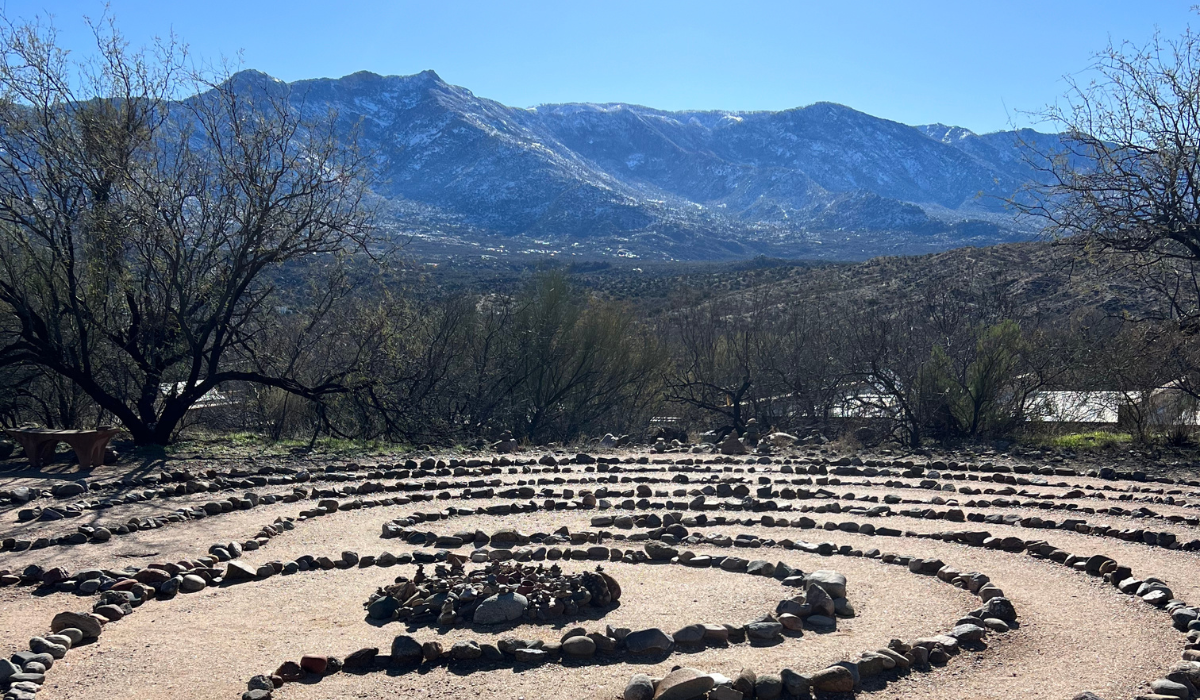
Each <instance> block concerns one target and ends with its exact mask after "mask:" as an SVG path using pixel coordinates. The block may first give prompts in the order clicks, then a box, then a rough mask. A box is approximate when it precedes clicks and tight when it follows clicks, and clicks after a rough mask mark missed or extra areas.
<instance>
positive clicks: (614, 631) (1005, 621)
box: [242, 543, 1017, 700]
mask: <svg viewBox="0 0 1200 700" xmlns="http://www.w3.org/2000/svg"><path fill="white" fill-rule="evenodd" d="M829 544H830V547H836V545H833V544H832V543H829ZM853 551H854V550H853V549H852V548H851V547H849V546H848V545H847V546H843V547H836V548H835V549H830V550H829V551H828V552H827V553H828V554H834V553H844V554H851V553H852V552H853ZM570 552H572V550H569V549H568V550H567V551H566V553H565V556H564V558H568V559H570V558H573V557H572V555H571V553H570ZM639 554H643V556H638V557H628V558H627V557H626V556H624V555H622V556H621V558H620V561H625V562H628V563H633V564H638V563H647V562H658V563H670V564H677V565H685V566H696V565H698V564H699V562H700V560H708V562H709V563H712V564H713V565H715V566H717V567H718V568H721V569H722V570H725V571H741V572H744V573H748V574H751V575H759V576H773V577H775V578H777V579H780V580H781V582H782V583H784V585H803V586H805V594H804V599H803V602H801V600H800V599H799V597H797V598H793V599H785V600H783V601H780V604H779V606H777V608H776V613H775V614H774V615H766V616H763V617H761V618H758V619H757V620H755V621H752V622H750V623H747V624H746V625H743V626H741V627H736V626H731V625H725V624H721V625H715V624H693V625H687V626H685V627H683V628H681V629H680V630H679V631H677V632H676V633H675V634H668V633H666V632H664V631H663V630H661V629H657V628H652V629H646V630H638V631H631V630H628V629H619V628H613V627H612V626H611V625H610V626H608V627H607V628H606V629H605V631H604V632H591V633H588V632H587V631H586V629H584V628H582V627H579V628H574V629H572V630H569V631H568V632H567V633H565V634H564V635H562V637H561V639H560V641H558V642H553V641H551V642H545V641H543V640H533V641H529V640H520V639H514V638H511V637H506V638H503V639H501V640H500V641H499V643H498V644H497V645H492V644H489V643H479V642H476V641H474V640H471V641H465V642H458V643H456V644H455V645H454V646H453V647H451V649H450V650H448V651H447V650H444V649H443V648H442V646H441V644H440V643H438V642H425V643H423V644H422V643H420V642H419V641H417V640H416V639H414V638H412V637H410V636H408V635H400V636H397V637H396V638H395V639H394V640H393V642H392V648H391V654H390V655H389V656H387V657H382V656H380V655H379V649H378V648H366V649H360V650H358V651H356V652H354V653H352V654H350V655H349V656H347V657H346V659H345V660H344V661H343V660H341V659H338V658H336V657H325V656H320V655H306V656H304V657H302V658H301V660H300V662H299V663H297V662H295V661H287V662H284V663H283V664H281V665H280V666H279V668H278V669H276V672H275V673H274V674H271V675H270V676H267V675H261V676H255V677H254V678H252V679H250V681H249V682H248V684H247V685H248V690H247V691H246V692H245V693H244V694H243V695H242V698H243V700H270V698H271V697H272V692H273V691H274V690H275V689H277V688H279V687H282V686H283V685H284V684H285V683H286V682H296V681H302V680H307V681H309V682H311V681H314V680H319V679H320V678H322V677H324V676H327V675H330V674H332V673H337V672H338V671H341V670H343V669H346V670H357V671H368V670H382V669H385V668H391V669H400V670H409V669H416V668H419V667H428V666H430V665H433V664H437V663H450V664H453V666H454V667H455V668H456V671H457V672H458V673H468V672H471V671H476V670H482V669H483V668H493V667H496V666H498V665H505V664H516V665H530V664H538V663H545V662H550V661H555V660H569V661H571V662H575V663H586V662H588V661H589V660H591V659H592V658H593V657H595V656H596V655H597V653H599V655H600V656H601V657H604V656H610V655H620V654H625V655H628V656H631V657H638V656H645V655H650V656H652V657H654V658H656V659H661V658H665V657H666V656H668V655H669V654H670V653H671V652H672V651H674V650H675V649H676V647H680V648H684V649H686V648H687V647H689V646H697V645H705V644H718V645H721V644H727V643H729V642H731V641H733V642H735V643H736V642H738V641H740V639H748V640H750V641H751V642H754V641H758V642H763V643H770V642H771V641H774V640H776V639H777V638H779V637H781V636H782V635H783V630H784V629H787V630H790V631H791V632H793V633H796V634H797V635H799V636H802V635H803V629H804V628H805V627H806V626H807V627H808V628H809V629H818V630H820V629H828V628H827V627H823V625H824V621H812V618H813V617H814V613H813V609H814V608H813V606H814V603H810V602H809V601H810V600H811V601H816V603H815V604H816V605H821V606H827V605H828V603H827V602H826V601H829V602H832V601H830V600H829V599H830V598H833V597H836V596H837V595H838V594H842V596H844V594H845V577H842V576H840V575H839V574H836V572H827V571H821V572H813V573H812V574H809V575H807V576H805V575H803V574H802V573H798V570H797V569H795V568H793V567H790V566H789V565H787V564H784V563H783V562H780V563H778V564H773V565H772V564H770V563H769V562H766V561H765V560H763V561H759V562H745V565H744V566H734V567H729V566H726V565H725V562H726V561H732V560H736V559H737V558H733V557H710V556H707V555H698V554H696V553H694V552H692V551H690V550H687V551H683V552H678V551H676V550H674V549H669V548H668V549H665V550H664V549H655V548H653V547H652V546H651V545H649V544H648V545H647V548H646V551H645V552H639ZM856 554H857V555H858V556H863V553H862V552H856ZM851 555H852V554H851ZM439 556H440V557H441V558H442V559H443V560H444V558H445V557H446V556H453V555H448V553H447V552H444V551H442V552H439ZM575 558H577V557H575ZM585 558H591V557H585ZM614 560H616V559H614ZM880 560H881V561H882V562H884V563H895V564H904V565H906V566H907V568H908V569H909V571H910V572H913V573H916V574H924V575H936V576H937V577H938V578H939V579H940V580H942V581H945V582H947V583H950V584H951V585H955V586H957V587H959V588H963V589H964V590H968V591H970V592H972V593H974V594H975V595H977V596H979V597H980V598H981V601H982V602H983V606H982V607H980V608H978V609H976V610H974V611H972V612H971V613H969V614H968V615H967V616H965V617H963V618H961V619H960V620H958V621H957V622H956V623H955V625H954V626H953V627H952V629H950V630H949V631H948V632H946V633H945V634H939V635H933V636H930V637H926V638H922V639H919V640H916V641H915V642H914V643H913V644H911V645H906V644H904V643H903V642H900V641H899V640H893V643H892V644H891V645H889V647H888V648H886V649H881V650H878V651H873V652H864V654H863V655H862V657H861V658H860V659H858V660H856V661H852V662H846V663H844V664H842V665H840V666H839V668H840V669H842V671H843V672H844V673H845V674H848V675H847V676H846V677H848V678H851V680H852V682H851V683H850V685H849V687H847V688H845V690H846V691H852V690H854V689H856V688H857V687H858V684H859V682H860V681H861V679H862V678H866V677H871V676H874V675H878V674H880V673H883V672H885V671H888V670H892V669H895V668H897V667H901V668H903V669H908V668H910V667H914V666H915V667H917V668H928V667H929V664H930V663H935V664H943V663H945V662H947V661H948V660H949V659H950V657H951V655H953V654H955V653H957V652H958V650H959V648H960V647H963V646H972V645H978V644H979V643H980V642H981V641H982V640H983V639H984V638H985V636H986V635H987V634H988V633H989V631H1000V632H1006V631H1008V630H1009V629H1010V626H1012V625H1015V623H1016V620H1017V615H1016V610H1015V609H1014V608H1013V606H1012V603H1011V602H1009V601H1008V599H1007V598H1004V597H1003V594H1002V592H1000V591H999V589H997V588H996V587H995V586H993V585H992V584H991V583H990V580H989V579H988V577H987V576H986V575H984V574H980V573H977V572H971V573H965V574H963V573H959V572H958V571H956V570H954V569H953V568H952V567H948V566H945V565H944V564H943V563H942V562H940V561H929V562H925V561H923V560H920V559H916V558H913V557H890V558H880ZM714 562H715V563H714ZM781 576H782V578H780V577H781ZM810 579H812V580H810ZM789 582H790V583H789ZM797 582H798V583H797ZM830 586H832V587H833V588H832V590H827V588H828V587H830ZM805 606H808V609H807V610H804V608H805ZM798 611H804V612H807V613H808V615H807V616H806V617H805V618H804V619H803V620H802V621H800V622H797V621H798V620H801V618H800V616H799V615H796V614H794V613H795V612H798ZM584 640H586V641H584ZM790 674H791V676H790V677H792V679H793V685H792V688H793V689H799V688H801V687H803V689H804V694H802V695H801V694H795V697H807V693H808V688H809V687H811V688H812V689H813V690H816V691H822V690H826V689H829V688H834V687H837V688H840V687H841V686H842V684H841V682H840V673H834V674H830V673H824V675H822V674H823V672H817V673H814V674H812V675H810V676H806V675H803V674H799V673H796V672H794V671H791V672H790ZM830 675H838V676H839V680H838V682H836V683H835V682H832V681H830V680H829V679H828V678H827V677H828V676H830ZM781 688H782V686H781ZM652 693H653V690H652ZM647 697H659V698H660V700H661V696H654V695H653V694H652V695H651V696H647ZM669 697H676V696H669ZM678 697H680V698H683V697H692V696H682V695H681V696H678ZM731 697H732V696H731ZM738 697H741V696H738ZM751 697H753V696H751ZM760 697H763V698H767V699H768V700H769V698H771V697H779V696H778V695H775V696H771V695H770V694H769V693H765V694H763V695H761V696H760ZM668 700H669V698H668Z"/></svg>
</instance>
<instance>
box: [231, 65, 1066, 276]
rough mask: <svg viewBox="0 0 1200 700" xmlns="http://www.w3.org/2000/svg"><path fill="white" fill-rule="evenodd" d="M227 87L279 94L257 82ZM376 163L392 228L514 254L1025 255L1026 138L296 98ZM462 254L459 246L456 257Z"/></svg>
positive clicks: (691, 114)
mask: <svg viewBox="0 0 1200 700" xmlns="http://www.w3.org/2000/svg"><path fill="white" fill-rule="evenodd" d="M233 80H235V81H240V82H242V83H246V84H264V85H266V84H270V85H274V86H279V85H280V83H278V81H275V80H274V79H273V78H270V77H269V76H266V75H265V74H262V73H259V72H256V71H244V72H242V73H239V74H237V75H236V76H234V78H233ZM288 87H289V88H290V90H291V95H292V98H293V100H295V101H300V100H303V103H304V104H305V105H306V108H321V109H324V108H330V109H335V110H336V111H337V112H338V114H339V119H340V120H341V122H342V123H343V124H344V125H345V127H346V128H347V129H349V128H350V126H351V125H353V124H358V125H359V126H360V129H361V131H360V133H361V137H360V144H361V145H362V146H364V147H366V148H367V149H369V150H370V151H371V152H372V153H373V154H374V155H375V157H376V163H377V175H378V179H377V182H376V183H375V186H374V187H375V191H376V192H377V193H378V194H379V195H381V196H382V197H383V198H385V199H386V200H387V202H388V204H389V206H388V207H387V211H388V220H387V223H388V225H389V227H391V228H393V229H394V230H395V231H396V232H397V233H398V234H404V233H411V234H415V235H418V236H419V237H420V238H421V240H422V241H424V242H425V243H428V244H435V243H437V242H438V241H439V240H447V241H450V240H452V241H454V242H455V244H456V245H458V246H459V249H460V250H465V251H470V250H471V246H475V247H484V248H491V249H492V250H493V251H500V252H508V251H515V250H518V249H520V248H522V247H528V246H530V245H535V244H536V246H540V247H542V248H544V249H548V250H564V251H565V250H569V251H574V252H586V253H593V254H600V255H635V256H641V257H653V258H675V259H721V258H736V257H748V256H751V255H756V254H771V255H782V256H790V257H817V258H829V259H847V260H851V259H864V258H869V257H874V256H876V255H882V254H897V253H924V252H930V251H936V250H945V249H948V248H953V247H958V246H962V245H987V244H992V243H999V242H1005V241H1015V240H1024V239H1027V238H1029V237H1030V235H1031V232H1030V231H1029V230H1026V229H1022V228H1021V227H1020V226H1018V225H1017V223H1016V222H1015V220H1014V219H1013V218H1012V216H1011V215H1010V213H1009V212H1007V211H1006V210H1005V208H1004V206H1003V201H1004V199H1005V198H1006V197H1008V196H1010V195H1012V194H1013V193H1014V192H1015V191H1016V190H1018V189H1019V188H1020V187H1021V186H1022V185H1023V184H1025V183H1026V182H1028V181H1029V180H1030V179H1031V177H1033V172H1032V171H1031V169H1030V168H1029V167H1028V166H1027V165H1026V164H1025V163H1024V161H1023V159H1022V153H1021V149H1020V143H1021V142H1022V140H1025V141H1033V142H1036V143H1039V144H1045V143H1049V142H1050V141H1049V140H1052V139H1054V138H1055V137H1053V136H1048V135H1045V134H1039V133H1037V132H1032V131H1023V132H997V133H993V134H983V135H978V134H974V133H972V132H970V131H968V130H966V129H961V128H958V127H948V126H944V125H940V124H935V125H928V126H917V127H913V126H907V125H904V124H900V123H897V122H893V121H888V120H886V119H880V118H877V117H873V116H870V115H868V114H864V113H862V112H858V111H855V110H853V109H850V108H848V107H844V106H841V105H837V104H832V103H827V102H821V103H817V104H813V105H810V106H808V107H800V108H796V109H790V110H784V111H780V112H727V111H685V112H666V111H661V110H656V109H651V108H647V107H640V106H636V105H627V104H558V105H542V106H538V107H535V108H530V109H523V108H515V107H508V106H505V105H502V104H500V103H498V102H495V101H493V100H488V99H484V98H480V97H477V96H475V95H474V94H472V93H471V92H470V91H469V90H467V89H465V88H461V87H457V86H454V85H450V84H447V83H446V82H444V81H443V80H441V78H439V77H438V76H437V74H436V73H434V72H433V71H424V72H422V73H418V74H416V75H410V76H379V75H376V74H373V73H368V72H359V73H354V74H352V75H348V76H345V77H343V78H338V79H325V78H322V79H312V80H302V81H298V82H295V83H291V84H289V85H288ZM463 246H466V247H465V248H464V247H463Z"/></svg>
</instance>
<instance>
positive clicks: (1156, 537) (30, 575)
mask: <svg viewBox="0 0 1200 700" xmlns="http://www.w3.org/2000/svg"><path fill="white" fill-rule="evenodd" d="M610 478H614V477H610ZM720 485H721V484H718V486H720ZM405 486H406V487H408V488H412V487H413V486H416V485H411V484H408V485H405ZM436 486H440V484H439V485H436ZM381 487H382V486H381ZM738 487H740V488H731V489H730V493H732V494H748V493H749V489H748V487H746V486H745V485H743V484H739V485H738ZM382 488H386V487H382ZM393 488H394V486H393ZM531 492H532V488H531V487H517V488H516V489H510V490H509V492H504V495H505V496H513V497H516V496H527V495H531ZM636 492H637V493H638V494H641V495H652V494H653V492H651V491H650V490H649V488H648V487H647V486H645V485H644V484H643V485H640V486H639V487H638V488H637V489H636ZM328 493H330V492H329V491H326V490H317V489H313V490H312V492H311V497H312V498H317V497H318V496H320V495H325V494H328ZM772 493H774V492H772ZM309 495H310V494H309V492H307V491H305V490H304V489H298V490H296V491H294V492H293V493H291V494H287V495H285V496H284V497H283V498H282V499H280V500H282V501H285V502H296V501H298V500H300V499H302V498H306V497H309ZM441 495H449V494H439V496H441ZM486 495H489V496H490V495H492V494H490V493H489V494H486ZM572 495H574V494H572ZM580 495H581V496H582V498H581V499H580V501H579V502H578V504H577V505H578V507H584V508H586V507H592V506H596V505H597V504H599V505H600V507H601V508H603V507H605V505H607V504H606V502H605V501H604V500H603V499H599V500H597V499H595V498H594V494H592V493H591V492H588V491H583V492H581V494H580ZM604 495H608V493H607V492H605V493H604ZM630 495H632V492H630ZM763 495H765V494H763ZM813 495H815V496H821V495H823V494H820V492H818V493H817V494H813ZM248 496H249V494H248ZM831 496H832V495H831ZM422 497H424V499H425V500H432V498H433V497H431V496H427V495H424V494H419V493H410V495H409V496H403V497H398V498H395V499H388V498H385V499H382V500H380V501H372V500H367V501H361V500H356V501H350V502H346V503H341V502H338V501H336V500H332V499H325V500H321V501H320V502H319V504H318V507H317V508H314V509H311V510H308V511H302V512H301V514H300V516H299V518H298V520H299V521H301V522H302V521H304V520H305V519H307V518H310V517H314V516H317V515H321V514H324V513H326V512H332V511H333V510H337V509H341V510H348V509H353V508H357V507H372V506H376V505H403V504H405V503H408V502H411V501H413V500H421V499H422ZM462 497H464V498H466V497H476V493H475V492H473V491H470V490H468V491H465V492H464V493H463V494H462ZM842 498H843V499H844V498H845V496H842ZM870 498H872V499H875V498H876V497H873V496H872V497H870ZM699 500H700V503H697V502H696V499H694V500H693V502H692V503H690V504H678V503H670V502H668V503H667V504H666V505H665V506H660V505H659V504H654V503H653V502H649V501H646V502H644V503H643V502H639V503H637V504H634V503H632V502H631V503H626V504H621V505H623V506H625V507H634V506H638V505H640V506H642V507H667V508H670V507H673V506H674V507H682V508H688V507H689V506H698V507H712V506H716V507H720V508H732V509H733V510H737V509H740V508H741V507H742V506H741V505H737V504H730V503H723V504H706V503H704V502H703V496H700V497H699ZM239 501H240V504H239V503H237V502H235V501H233V500H227V501H225V502H223V503H222V504H221V511H222V512H230V511H232V510H233V509H234V506H235V505H237V506H238V507H239V508H243V509H244V508H246V507H247V506H249V507H253V504H254V501H253V500H252V499H250V498H246V499H239ZM209 505H214V507H213V508H212V510H214V511H215V510H216V506H215V504H209ZM762 505H763V506H764V507H770V506H775V507H778V505H777V504H773V503H770V502H767V503H765V504H762ZM785 505H786V504H785ZM831 505H832V506H833V507H834V508H836V509H837V510H840V508H838V504H837V503H836V502H835V503H834V504H831ZM538 507H539V506H538V505H537V504H534V503H530V504H528V505H527V506H523V507H521V508H520V509H519V510H520V512H530V511H531V510H533V509H537V508H538ZM541 507H543V508H549V507H553V508H554V509H563V508H569V507H571V504H570V503H564V502H554V503H553V506H548V505H543V506H541ZM750 508H751V509H758V504H756V503H752V504H750ZM822 508H824V506H816V507H813V506H808V505H802V506H801V507H800V512H806V511H809V510H812V511H816V512H820V511H821V509H822ZM468 512H472V511H468ZM473 512H490V513H492V514H497V515H503V514H506V513H508V512H512V508H511V507H503V506H499V507H491V508H488V509H477V510H476V511H473ZM852 512H853V511H852ZM958 513H960V511H955V510H949V511H945V512H944V513H943V512H938V511H934V510H932V509H930V510H925V511H920V512H915V513H904V512H901V513H899V514H901V515H910V516H911V517H920V518H922V519H930V518H931V517H933V518H937V517H939V516H940V517H942V518H946V516H950V517H949V518H947V519H950V520H956V518H955V515H956V514H958ZM860 514H862V515H866V516H868V517H871V516H874V515H892V514H893V513H891V512H890V511H888V510H887V509H886V508H884V509H883V510H878V509H870V510H864V511H863V512H861V513H860ZM971 515H977V514H971ZM700 517H701V518H703V517H704V516H700ZM989 517H990V516H989ZM970 519H971V520H973V521H986V517H984V516H979V517H971V518H970ZM277 522H278V521H277ZM1020 522H1021V525H1022V526H1025V527H1030V526H1033V527H1058V528H1061V529H1074V530H1075V531H1076V532H1083V533H1084V534H1096V535H1107V536H1110V537H1120V538H1122V539H1126V540H1127V541H1131V540H1133V539H1134V537H1132V535H1136V537H1137V539H1140V540H1141V541H1143V542H1145V543H1147V544H1157V545H1158V546H1167V547H1171V548H1185V549H1195V548H1196V547H1195V545H1196V544H1200V540H1198V541H1193V542H1188V543H1186V544H1184V543H1179V542H1177V541H1175V536H1174V535H1173V534H1172V533H1153V532H1145V531H1139V530H1133V531H1129V530H1124V531H1120V530H1116V529H1113V528H1104V527H1103V526H1099V527H1093V526H1088V525H1087V524H1086V522H1085V521H1081V520H1066V521H1064V522H1063V523H1054V522H1053V521H1049V520H1042V519H1039V518H1025V519H1022V520H1021V521H1020ZM716 523H717V524H724V522H723V519H721V518H718V519H717V520H716ZM762 523H763V524H765V525H768V526H785V525H789V524H790V525H791V526H793V527H800V528H805V529H807V528H809V527H816V526H817V524H816V523H815V521H812V520H811V519H808V518H799V519H796V520H794V521H792V522H790V523H789V522H788V521H786V520H783V521H782V522H780V521H779V520H777V519H774V518H771V517H770V516H764V517H763V520H762ZM143 524H144V525H145V524H146V523H143ZM703 524H704V522H703V521H700V522H697V523H691V525H692V526H696V525H703ZM744 524H752V523H751V522H749V521H744ZM823 526H824V527H825V528H826V529H830V530H832V529H835V528H836V529H840V530H842V531H846V532H855V531H858V532H863V533H864V534H878V535H882V536H888V535H891V536H899V535H900V534H901V533H900V532H899V531H898V530H895V529H893V528H876V527H874V526H872V525H871V524H869V523H864V524H857V523H852V522H851V523H837V524H834V523H830V522H826V523H824V525H823ZM269 527H270V526H269ZM385 528H386V526H385ZM128 531H133V528H130V530H128ZM273 534H276V533H272V532H270V531H264V532H260V533H259V535H258V536H257V538H256V539H255V540H248V541H247V542H245V543H244V544H243V545H241V547H242V548H245V549H255V548H257V547H258V546H260V545H262V544H265V543H266V541H268V539H269V537H270V536H273ZM104 539H107V537H106V538H104ZM235 547H236V545H233V546H230V547H226V548H224V549H226V550H232V549H234V548H235ZM213 553H215V554H217V555H218V556H219V557H220V558H221V560H224V553H223V552H222V551H221V548H217V549H216V550H215V551H213ZM238 554H240V552H239V553H238ZM233 556H236V554H235V555H233ZM33 569H36V567H32V568H31V569H28V570H27V571H26V572H23V574H22V575H20V576H18V575H15V574H13V573H11V572H7V573H0V585H6V584H12V583H17V582H20V581H22V580H24V581H25V582H34V581H37V580H39V578H38V577H40V576H42V574H43V573H45V572H41V571H39V570H33ZM49 572H51V573H50V574H49V576H50V579H41V582H42V583H50V584H51V585H55V586H58V587H59V589H60V590H64V591H66V590H67V589H68V588H69V587H70V580H69V577H67V578H61V575H62V572H61V570H56V569H54V568H52V569H50V570H49ZM89 580H94V579H89ZM77 583H83V582H82V581H80V582H77ZM90 586H91V584H89V585H88V586H85V587H84V590H89V589H90Z"/></svg>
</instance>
